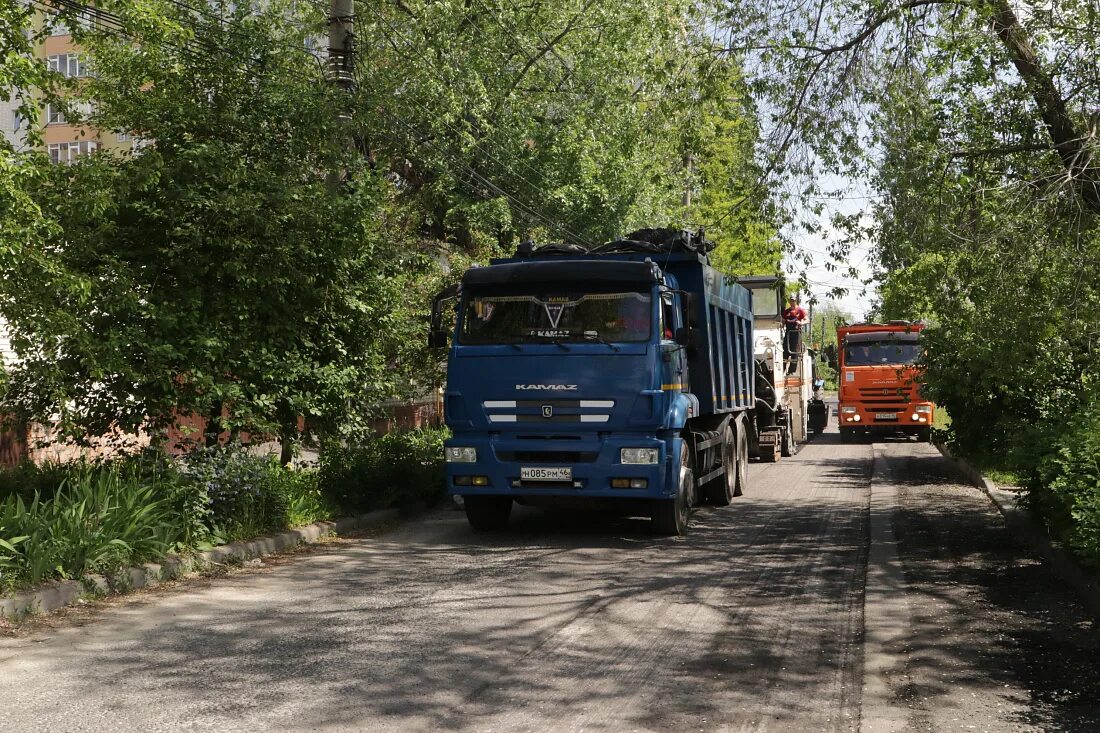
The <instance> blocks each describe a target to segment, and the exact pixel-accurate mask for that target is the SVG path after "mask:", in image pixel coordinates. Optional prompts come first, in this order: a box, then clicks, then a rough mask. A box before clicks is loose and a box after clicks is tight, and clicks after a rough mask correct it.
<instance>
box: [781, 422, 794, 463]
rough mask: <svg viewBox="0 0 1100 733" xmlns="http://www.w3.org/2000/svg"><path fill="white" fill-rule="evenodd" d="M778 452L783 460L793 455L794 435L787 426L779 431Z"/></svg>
mask: <svg viewBox="0 0 1100 733" xmlns="http://www.w3.org/2000/svg"><path fill="white" fill-rule="evenodd" d="M779 452H780V453H781V454H782V455H783V457H784V458H789V457H791V456H793V455H794V435H793V434H792V433H791V428H790V426H789V425H788V426H786V427H784V428H783V429H781V430H780V431H779Z"/></svg>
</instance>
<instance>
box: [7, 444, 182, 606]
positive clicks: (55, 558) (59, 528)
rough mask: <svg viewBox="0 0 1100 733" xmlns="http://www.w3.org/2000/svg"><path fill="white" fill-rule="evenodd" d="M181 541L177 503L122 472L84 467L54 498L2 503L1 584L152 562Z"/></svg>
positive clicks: (14, 498) (11, 498) (15, 498)
mask: <svg viewBox="0 0 1100 733" xmlns="http://www.w3.org/2000/svg"><path fill="white" fill-rule="evenodd" d="M181 537H182V532H181V531H180V528H179V524H178V521H177V516H176V513H175V511H174V509H173V507H172V505H171V502H170V501H168V500H167V499H166V498H164V497H162V496H158V493H157V489H156V487H155V486H152V485H145V484H143V482H142V481H140V479H138V478H137V477H136V476H135V475H134V474H133V473H131V472H125V471H123V470H121V469H120V468H119V467H117V466H116V467H112V468H110V469H96V468H94V467H92V466H88V465H82V466H80V467H78V468H75V469H73V470H72V471H71V472H70V476H69V477H68V478H66V479H65V480H64V481H63V482H62V484H61V485H60V486H59V487H57V488H56V490H55V491H54V493H53V495H52V497H50V498H48V499H45V498H43V497H41V496H38V495H35V496H34V497H32V498H31V499H30V500H29V501H27V500H25V499H24V498H23V497H22V496H20V495H18V494H17V495H14V496H9V497H8V498H7V499H5V500H3V501H2V502H0V539H2V540H4V542H3V543H2V544H0V568H2V569H3V570H4V571H5V574H4V577H3V578H2V579H0V584H2V585H3V586H4V587H6V588H9V589H10V588H12V587H14V586H18V585H25V584H34V583H38V582H41V581H43V580H47V579H50V578H77V577H80V576H81V575H83V574H84V573H86V572H109V571H111V570H115V569H117V568H120V567H122V566H124V565H128V564H132V563H135V562H141V561H145V560H150V559H154V558H157V557H161V556H163V555H164V554H165V553H167V552H168V551H170V550H171V549H173V548H174V547H175V546H176V545H177V544H178V542H179V541H180V539H181Z"/></svg>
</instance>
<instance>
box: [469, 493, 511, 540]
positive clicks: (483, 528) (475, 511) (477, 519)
mask: <svg viewBox="0 0 1100 733" xmlns="http://www.w3.org/2000/svg"><path fill="white" fill-rule="evenodd" d="M465 500H466V501H465V503H466V519H467V520H469V522H470V526H471V527H473V528H474V529H475V530H477V531H478V532H490V531H492V530H494V529H504V527H505V526H507V524H508V517H510V516H511V515H512V497H510V496H467V497H465Z"/></svg>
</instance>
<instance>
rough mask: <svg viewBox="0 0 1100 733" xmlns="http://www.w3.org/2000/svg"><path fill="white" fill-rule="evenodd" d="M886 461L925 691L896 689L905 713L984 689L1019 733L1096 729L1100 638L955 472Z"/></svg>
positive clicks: (912, 659)
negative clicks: (1023, 729)
mask: <svg viewBox="0 0 1100 733" xmlns="http://www.w3.org/2000/svg"><path fill="white" fill-rule="evenodd" d="M891 448H894V450H891ZM885 456H886V457H885V459H884V460H885V462H886V464H887V466H886V471H885V473H886V475H887V476H888V477H889V480H890V481H892V482H893V483H894V484H896V485H897V486H898V491H899V507H898V510H897V512H896V514H895V516H894V532H895V535H896V537H897V538H898V541H899V544H898V548H899V555H900V557H901V559H902V562H903V565H904V569H905V578H906V583H907V585H908V586H909V588H910V590H911V593H912V595H911V598H912V599H913V600H912V603H911V609H912V614H913V621H914V634H913V636H912V638H910V639H908V640H907V649H906V650H905V653H906V654H907V655H908V664H909V669H910V671H911V674H912V677H913V678H914V679H916V680H919V681H920V682H921V683H920V684H916V685H913V686H911V687H910V688H907V689H904V690H899V703H904V702H906V701H910V702H912V701H920V704H921V705H922V706H924V707H925V708H927V709H934V708H935V707H936V706H937V705H939V704H943V703H940V702H937V701H951V698H952V695H953V694H954V693H955V692H956V691H957V690H958V689H960V688H961V689H967V688H969V689H977V690H982V691H983V692H984V694H985V695H987V696H988V698H989V699H990V700H995V701H998V704H1001V705H1003V706H1004V708H1005V709H1007V710H1009V711H1010V713H1009V714H1008V718H1009V722H1012V723H1015V724H1017V725H1029V726H1034V727H1036V728H1037V729H1039V730H1043V731H1064V732H1066V733H1085V732H1086V731H1088V732H1091V731H1096V730H1098V729H1100V722H1098V721H1100V638H1098V635H1097V633H1096V625H1095V622H1094V620H1093V619H1091V618H1090V617H1089V615H1088V614H1087V612H1086V611H1085V609H1084V608H1083V607H1082V606H1081V604H1080V603H1079V601H1078V599H1077V598H1076V597H1075V596H1074V595H1073V593H1072V591H1071V590H1070V589H1069V588H1067V587H1066V586H1065V585H1064V584H1062V583H1060V582H1059V581H1058V580H1057V578H1056V577H1055V576H1054V574H1053V573H1052V572H1051V570H1050V568H1049V567H1047V566H1045V565H1044V564H1043V563H1042V561H1041V560H1039V559H1038V558H1036V557H1034V556H1032V555H1031V554H1030V553H1029V552H1028V551H1027V550H1025V549H1023V548H1022V547H1021V546H1020V545H1019V544H1017V543H1016V542H1015V541H1014V539H1013V537H1012V535H1011V533H1010V532H1009V531H1008V530H1007V529H1006V528H1005V526H1004V522H1003V519H1002V518H1001V516H1000V514H999V513H998V512H997V510H996V508H995V507H993V505H992V504H991V503H990V502H989V500H988V499H987V498H986V497H985V495H984V494H982V493H981V492H980V491H978V490H977V489H975V488H973V487H971V486H969V485H967V484H966V481H965V479H964V477H963V476H962V475H960V473H959V471H958V469H957V467H956V466H955V464H954V463H953V462H951V461H949V460H947V459H944V458H943V457H942V456H940V455H939V454H938V453H935V454H933V453H932V452H931V451H927V450H921V451H918V450H905V449H899V448H898V447H896V446H895V447H887V452H886V454H885ZM899 651H900V650H899Z"/></svg>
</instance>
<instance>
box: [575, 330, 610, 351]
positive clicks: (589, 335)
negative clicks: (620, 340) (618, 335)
mask: <svg viewBox="0 0 1100 733" xmlns="http://www.w3.org/2000/svg"><path fill="white" fill-rule="evenodd" d="M581 335H582V336H583V337H584V338H585V339H586V340H588V341H599V342H600V343H601V344H603V345H604V346H609V347H611V350H612V351H618V350H619V347H618V346H616V345H615V344H613V343H611V342H610V341H608V340H607V339H605V338H604V337H603V336H601V335H600V334H599V333H597V332H596V331H585V332H584V333H583V334H581Z"/></svg>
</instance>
